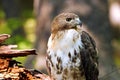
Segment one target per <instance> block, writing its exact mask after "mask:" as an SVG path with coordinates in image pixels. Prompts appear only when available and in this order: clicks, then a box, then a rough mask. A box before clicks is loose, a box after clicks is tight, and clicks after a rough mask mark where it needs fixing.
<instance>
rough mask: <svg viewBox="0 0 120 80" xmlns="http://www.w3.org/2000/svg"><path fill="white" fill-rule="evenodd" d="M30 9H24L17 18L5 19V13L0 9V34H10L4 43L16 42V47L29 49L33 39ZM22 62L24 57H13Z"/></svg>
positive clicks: (32, 19)
mask: <svg viewBox="0 0 120 80" xmlns="http://www.w3.org/2000/svg"><path fill="white" fill-rule="evenodd" d="M35 24H36V21H35V19H34V17H33V14H32V10H24V11H23V12H22V13H21V15H20V16H19V17H18V18H9V19H5V13H4V12H3V11H2V10H0V34H10V35H11V38H9V39H8V40H7V41H6V44H16V45H18V49H31V48H32V47H33V42H34V41H35V34H34V31H35V26H36V25H35ZM15 59H16V60H18V61H21V63H22V64H24V62H25V60H26V57H20V58H15Z"/></svg>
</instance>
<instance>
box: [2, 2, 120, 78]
mask: <svg viewBox="0 0 120 80" xmlns="http://www.w3.org/2000/svg"><path fill="white" fill-rule="evenodd" d="M61 12H74V13H76V14H77V15H79V16H80V19H81V20H82V22H83V27H84V28H85V30H87V31H88V32H89V33H90V34H91V35H92V36H93V37H94V38H95V40H96V42H97V47H98V52H99V71H100V76H99V79H100V80H120V0H0V34H3V33H7V34H10V35H11V36H12V38H11V39H9V40H8V41H7V42H6V43H10V44H11V43H12V44H17V45H18V47H19V48H20V49H28V48H35V49H36V50H37V53H38V55H37V56H28V57H27V58H25V57H22V58H16V59H17V60H19V61H21V62H22V64H24V66H25V67H26V68H35V69H38V70H41V71H43V72H45V71H46V66H45V65H46V64H45V56H46V48H47V46H46V45H47V40H48V37H49V36H50V23H51V20H52V19H53V18H54V16H56V15H58V14H59V13H61Z"/></svg>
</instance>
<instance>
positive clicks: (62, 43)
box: [47, 29, 82, 80]
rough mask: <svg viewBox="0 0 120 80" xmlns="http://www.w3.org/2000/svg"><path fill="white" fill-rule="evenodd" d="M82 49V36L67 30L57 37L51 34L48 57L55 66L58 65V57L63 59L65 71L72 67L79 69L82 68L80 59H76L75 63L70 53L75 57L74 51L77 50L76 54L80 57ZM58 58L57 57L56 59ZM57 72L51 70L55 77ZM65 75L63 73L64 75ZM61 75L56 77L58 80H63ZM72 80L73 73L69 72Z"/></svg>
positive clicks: (54, 69)
mask: <svg viewBox="0 0 120 80" xmlns="http://www.w3.org/2000/svg"><path fill="white" fill-rule="evenodd" d="M80 48H82V42H81V34H80V33H79V32H78V31H76V30H74V29H70V30H66V31H64V32H63V31H61V32H59V33H57V34H56V35H55V36H54V35H52V34H51V36H50V38H49V41H48V50H47V51H48V56H51V61H52V63H53V65H54V66H56V65H55V64H57V63H58V61H57V57H59V58H61V59H62V63H61V66H63V70H64V69H66V68H68V69H70V68H71V66H72V67H73V68H74V67H79V66H80V63H81V61H80V58H79V57H78V58H77V59H76V63H73V62H72V61H71V60H70V58H69V56H68V54H69V53H70V56H71V57H74V56H75V54H74V51H75V50H76V53H77V54H79V55H80ZM56 56H57V57H56ZM56 71H57V68H56V67H54V68H52V69H51V72H52V73H51V74H52V75H54V76H55V74H56ZM62 74H63V73H62ZM62 74H61V75H56V77H58V79H57V80H61V77H62ZM70 78H71V72H69V80H72V79H70Z"/></svg>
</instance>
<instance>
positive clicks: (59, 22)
mask: <svg viewBox="0 0 120 80" xmlns="http://www.w3.org/2000/svg"><path fill="white" fill-rule="evenodd" d="M81 26H82V23H81V21H80V19H79V17H78V16H77V15H76V14H74V13H62V14H60V15H58V16H57V17H55V18H54V20H53V22H52V25H51V36H50V38H49V40H48V50H47V53H48V56H47V66H48V69H49V73H50V76H51V77H52V78H53V80H98V74H99V73H98V56H97V51H96V45H95V41H94V40H93V39H92V38H91V37H90V35H89V34H88V33H86V32H85V31H83V30H82V27H81Z"/></svg>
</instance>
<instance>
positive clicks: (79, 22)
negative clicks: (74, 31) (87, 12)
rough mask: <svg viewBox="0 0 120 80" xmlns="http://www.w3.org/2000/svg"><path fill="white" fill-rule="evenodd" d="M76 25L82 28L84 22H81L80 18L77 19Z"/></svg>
mask: <svg viewBox="0 0 120 80" xmlns="http://www.w3.org/2000/svg"><path fill="white" fill-rule="evenodd" d="M75 24H76V25H77V26H78V25H79V26H80V27H82V22H81V20H80V19H79V18H75Z"/></svg>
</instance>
